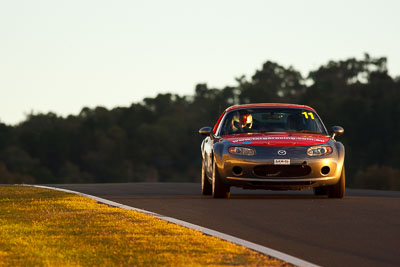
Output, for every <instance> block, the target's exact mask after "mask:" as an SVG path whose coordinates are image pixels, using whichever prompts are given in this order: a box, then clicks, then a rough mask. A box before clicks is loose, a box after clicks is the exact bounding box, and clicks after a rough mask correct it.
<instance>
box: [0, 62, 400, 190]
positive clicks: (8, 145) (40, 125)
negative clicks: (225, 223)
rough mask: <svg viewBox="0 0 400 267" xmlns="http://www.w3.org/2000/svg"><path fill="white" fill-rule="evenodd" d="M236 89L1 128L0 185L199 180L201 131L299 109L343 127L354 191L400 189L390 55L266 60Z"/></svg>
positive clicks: (204, 89)
mask: <svg viewBox="0 0 400 267" xmlns="http://www.w3.org/2000/svg"><path fill="white" fill-rule="evenodd" d="M236 82H237V84H236V85H235V86H226V87H224V88H210V87H209V86H208V85H207V84H197V85H196V87H195V91H194V94H193V95H190V96H180V95H176V94H159V95H157V96H156V97H154V98H145V99H143V100H142V101H141V102H139V103H133V104H132V105H131V106H130V107H117V108H113V109H111V110H109V109H106V108H104V107H96V108H93V109H90V108H86V107H85V108H83V109H82V111H81V112H80V113H79V114H78V115H76V116H74V115H70V116H67V117H60V116H58V115H57V114H54V113H47V114H30V115H28V116H27V118H26V119H25V120H24V121H23V122H21V123H19V124H18V125H15V126H10V125H6V124H3V123H0V183H104V182H156V181H157V182H172V181H174V182H176V181H180V182H197V181H199V180H200V162H201V156H200V143H201V140H202V137H200V136H199V135H198V129H199V128H201V127H203V126H213V125H214V124H215V122H216V120H217V119H218V116H219V115H220V114H221V112H222V111H223V110H224V109H225V108H227V107H228V106H231V105H234V104H239V103H240V104H244V103H298V104H305V105H310V106H311V107H313V108H315V109H316V110H317V112H318V113H319V115H320V116H321V118H322V119H323V121H324V123H325V125H326V126H327V128H328V129H329V128H330V127H331V126H333V125H340V126H342V127H344V129H345V134H344V135H343V136H341V137H339V138H338V139H339V140H340V141H342V142H343V143H344V145H345V147H346V160H345V162H346V171H347V182H348V186H350V187H354V188H375V189H389V190H400V153H399V152H400V141H399V138H400V104H399V103H400V77H391V76H390V75H389V73H388V69H387V59H386V58H385V57H379V58H373V57H370V56H369V55H368V54H365V56H364V58H362V59H356V58H349V59H345V60H339V61H330V62H328V63H327V64H325V65H322V66H320V67H319V68H318V69H315V70H313V71H311V72H309V74H308V75H307V76H306V77H303V76H302V75H301V73H300V72H299V71H298V70H296V69H294V68H293V67H284V66H282V65H279V64H278V63H276V62H271V61H267V62H265V63H264V64H263V65H262V67H261V68H260V69H259V70H256V72H255V73H254V75H253V76H252V77H250V78H246V77H245V76H242V77H238V78H236Z"/></svg>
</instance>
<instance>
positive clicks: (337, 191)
mask: <svg viewBox="0 0 400 267" xmlns="http://www.w3.org/2000/svg"><path fill="white" fill-rule="evenodd" d="M345 184H346V174H345V170H344V165H343V168H342V174H341V175H340V179H339V181H338V182H337V184H334V185H331V186H328V197H329V198H343V197H344V193H345Z"/></svg>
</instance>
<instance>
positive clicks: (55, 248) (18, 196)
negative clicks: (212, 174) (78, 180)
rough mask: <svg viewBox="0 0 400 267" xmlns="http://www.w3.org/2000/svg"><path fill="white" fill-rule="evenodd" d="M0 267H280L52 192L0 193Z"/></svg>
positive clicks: (181, 230)
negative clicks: (155, 266)
mask: <svg viewBox="0 0 400 267" xmlns="http://www.w3.org/2000/svg"><path fill="white" fill-rule="evenodd" d="M0 265H1V266H154V265H163V266H183V265H184V266H202V265H212V266H220V265H223V266H229V265H250V266H282V265H286V264H285V263H284V262H282V261H279V260H276V259H273V258H270V257H268V256H265V255H262V254H259V253H257V252H254V251H252V250H249V249H246V248H244V247H241V246H238V245H235V244H232V243H229V242H226V241H222V240H220V239H218V238H215V237H210V236H206V235H204V234H202V233H200V232H198V231H195V230H191V229H187V228H185V227H181V226H178V225H175V224H171V223H168V222H165V221H163V220H160V219H157V218H154V217H151V216H148V215H145V214H142V213H139V212H135V211H128V210H122V209H118V208H114V207H109V206H107V205H103V204H99V203H97V202H96V201H94V200H91V199H88V198H84V197H81V196H77V195H74V194H68V193H63V192H58V191H52V190H46V189H39V188H33V187H22V186H2V187H0Z"/></svg>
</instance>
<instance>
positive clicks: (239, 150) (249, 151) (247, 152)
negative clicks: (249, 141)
mask: <svg viewBox="0 0 400 267" xmlns="http://www.w3.org/2000/svg"><path fill="white" fill-rule="evenodd" d="M229 153H231V154H234V155H240V156H254V155H255V154H256V151H255V150H254V149H253V148H248V147H242V146H231V147H230V148H229Z"/></svg>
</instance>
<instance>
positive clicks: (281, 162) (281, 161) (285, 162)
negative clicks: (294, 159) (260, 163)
mask: <svg viewBox="0 0 400 267" xmlns="http://www.w3.org/2000/svg"><path fill="white" fill-rule="evenodd" d="M274 165H290V159H274Z"/></svg>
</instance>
